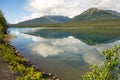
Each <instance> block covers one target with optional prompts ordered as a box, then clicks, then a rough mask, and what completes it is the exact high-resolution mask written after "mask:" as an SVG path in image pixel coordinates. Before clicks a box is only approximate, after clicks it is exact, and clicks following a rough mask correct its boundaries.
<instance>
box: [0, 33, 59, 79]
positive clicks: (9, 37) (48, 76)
mask: <svg viewBox="0 0 120 80" xmlns="http://www.w3.org/2000/svg"><path fill="white" fill-rule="evenodd" d="M14 38H15V36H14V35H10V34H7V35H4V38H3V40H4V42H0V44H4V43H5V44H6V46H7V47H8V48H10V49H11V50H13V52H14V54H15V55H16V56H17V57H20V58H22V59H24V64H23V65H24V66H29V67H32V68H34V69H35V71H38V72H41V73H42V76H43V78H45V79H48V80H60V79H59V78H58V77H57V76H56V75H54V74H52V73H46V72H44V71H41V70H40V68H38V67H37V66H36V65H34V63H32V62H31V61H30V59H28V58H26V57H24V56H23V55H21V52H20V51H19V50H17V49H16V48H15V47H14V46H13V45H11V44H10V43H9V42H10V41H11V40H12V39H14ZM8 65H9V64H8Z"/></svg>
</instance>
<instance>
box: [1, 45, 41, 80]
mask: <svg viewBox="0 0 120 80" xmlns="http://www.w3.org/2000/svg"><path fill="white" fill-rule="evenodd" d="M0 55H1V56H2V57H3V58H4V60H5V61H7V62H8V64H9V69H11V70H13V71H15V72H16V73H17V74H19V75H20V76H21V77H18V78H17V79H16V80H43V77H42V73H41V72H39V71H37V70H36V69H35V68H34V67H32V65H31V64H30V63H29V62H27V59H26V58H24V57H22V56H20V55H18V53H17V52H15V49H14V47H12V46H10V45H9V44H6V43H4V44H3V43H1V44H0Z"/></svg>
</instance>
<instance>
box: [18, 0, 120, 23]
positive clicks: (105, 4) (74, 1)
mask: <svg viewBox="0 0 120 80" xmlns="http://www.w3.org/2000/svg"><path fill="white" fill-rule="evenodd" d="M119 3H120V0H28V3H27V5H26V8H27V10H28V11H30V12H32V14H31V16H27V17H24V18H22V20H19V21H24V20H29V19H33V18H37V17H40V16H44V15H65V16H69V17H74V16H76V15H78V14H80V13H82V12H83V11H85V10H86V9H88V8H91V7H97V8H101V9H112V10H117V11H119V12H120V5H119Z"/></svg>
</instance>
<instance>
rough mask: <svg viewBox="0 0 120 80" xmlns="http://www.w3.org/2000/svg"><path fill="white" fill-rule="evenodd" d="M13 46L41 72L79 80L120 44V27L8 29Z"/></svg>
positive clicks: (64, 78) (69, 79) (62, 78)
mask: <svg viewBox="0 0 120 80" xmlns="http://www.w3.org/2000/svg"><path fill="white" fill-rule="evenodd" d="M8 31H9V33H10V34H12V35H15V36H16V38H15V39H13V40H12V41H11V42H10V44H12V45H14V46H15V47H16V48H17V49H18V50H20V51H21V54H22V55H23V56H25V57H27V58H29V59H30V60H31V61H32V63H34V64H35V65H37V66H38V67H39V68H40V69H41V70H42V71H45V72H51V73H53V74H55V75H57V76H58V77H59V78H60V79H61V80H80V79H81V75H82V74H84V73H85V72H87V71H88V67H89V65H91V64H94V63H96V64H98V65H102V63H103V61H104V57H103V55H102V51H103V50H106V49H110V48H112V47H113V46H114V45H115V44H118V45H120V28H77V27H76V28H70V29H69V28H9V29H8Z"/></svg>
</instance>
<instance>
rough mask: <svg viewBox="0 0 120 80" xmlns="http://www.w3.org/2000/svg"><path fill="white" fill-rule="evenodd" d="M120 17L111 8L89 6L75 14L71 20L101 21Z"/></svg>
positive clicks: (119, 14)
mask: <svg viewBox="0 0 120 80" xmlns="http://www.w3.org/2000/svg"><path fill="white" fill-rule="evenodd" d="M116 19H120V13H118V12H116V11H112V10H101V9H98V8H90V9H88V10H87V11H85V12H83V13H82V14H80V15H78V16H75V17H74V18H73V19H72V20H71V21H72V22H79V21H101V20H116Z"/></svg>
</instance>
